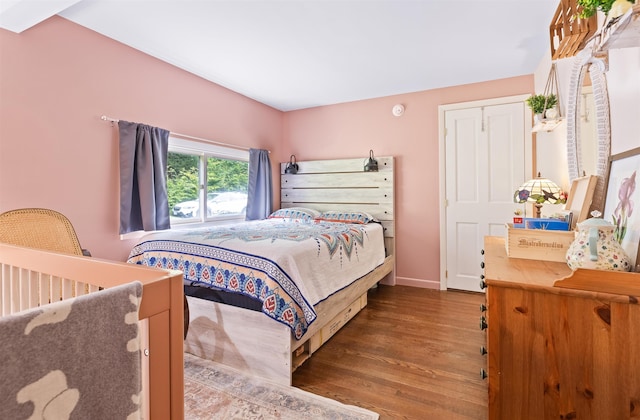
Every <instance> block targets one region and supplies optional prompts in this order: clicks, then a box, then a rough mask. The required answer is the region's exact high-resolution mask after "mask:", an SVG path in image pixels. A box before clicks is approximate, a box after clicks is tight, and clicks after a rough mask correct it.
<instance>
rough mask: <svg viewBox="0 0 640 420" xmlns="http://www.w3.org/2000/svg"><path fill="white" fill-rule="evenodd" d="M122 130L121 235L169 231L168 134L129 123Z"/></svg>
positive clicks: (119, 124) (119, 126)
mask: <svg viewBox="0 0 640 420" xmlns="http://www.w3.org/2000/svg"><path fill="white" fill-rule="evenodd" d="M118 128H119V130H120V233H127V232H135V231H138V230H145V231H151V230H163V229H169V228H170V227H171V226H170V223H169V201H168V198H167V151H168V148H169V131H168V130H164V129H162V128H157V127H151V126H149V125H145V124H138V123H132V122H128V121H122V120H121V121H120V122H118Z"/></svg>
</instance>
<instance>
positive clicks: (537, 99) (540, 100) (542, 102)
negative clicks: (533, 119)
mask: <svg viewBox="0 0 640 420" xmlns="http://www.w3.org/2000/svg"><path fill="white" fill-rule="evenodd" d="M525 102H526V103H527V105H528V106H529V108H531V111H533V113H534V114H543V113H544V111H545V110H547V109H549V108H553V107H554V106H556V104H557V103H558V97H557V96H556V95H555V94H554V93H551V94H549V95H531V96H530V97H528V98H527V99H526V100H525Z"/></svg>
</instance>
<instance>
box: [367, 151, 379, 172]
mask: <svg viewBox="0 0 640 420" xmlns="http://www.w3.org/2000/svg"><path fill="white" fill-rule="evenodd" d="M364 171H365V172H378V161H377V160H376V159H375V158H374V157H373V150H369V160H368V161H367V163H366V164H365V165H364Z"/></svg>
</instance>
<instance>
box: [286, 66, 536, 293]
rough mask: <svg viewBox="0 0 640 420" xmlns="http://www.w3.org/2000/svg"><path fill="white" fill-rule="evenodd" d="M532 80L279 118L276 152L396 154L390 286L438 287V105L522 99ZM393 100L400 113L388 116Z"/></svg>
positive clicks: (306, 155)
mask: <svg viewBox="0 0 640 420" xmlns="http://www.w3.org/2000/svg"><path fill="white" fill-rule="evenodd" d="M532 91H533V76H532V75H530V76H522V77H516V78H511V79H505V80H499V81H493V82H486V83H477V84H472V85H465V86H456V87H453V88H447V89H437V90H430V91H423V92H417V93H411V94H406V95H396V96H390V97H384V98H377V99H371V100H365V101H358V102H351V103H345V104H338V105H332V106H326V107H318V108H312V109H306V110H300V111H294V112H288V113H286V114H285V115H284V121H285V124H284V127H285V128H284V129H285V134H284V136H285V137H284V139H285V142H284V145H283V155H289V154H295V155H296V157H297V158H298V160H306V159H324V158H335V157H336V156H340V157H344V158H350V157H362V158H363V163H364V159H365V157H367V156H368V154H369V149H373V150H374V153H375V155H376V156H390V155H393V156H395V157H396V174H397V175H396V258H397V260H396V264H397V273H396V274H397V278H396V281H397V283H398V284H406V285H413V286H420V287H433V288H438V287H440V219H439V217H440V215H439V204H438V200H439V196H438V194H439V190H438V188H439V167H438V153H439V140H438V106H439V105H443V104H451V103H458V102H466V101H474V100H479V99H488V98H497V97H502V96H512V95H518V94H526V93H530V92H532ZM398 103H401V104H403V105H404V106H405V108H406V110H405V113H404V115H403V116H401V117H394V116H393V115H392V114H391V108H392V107H393V105H395V104H398Z"/></svg>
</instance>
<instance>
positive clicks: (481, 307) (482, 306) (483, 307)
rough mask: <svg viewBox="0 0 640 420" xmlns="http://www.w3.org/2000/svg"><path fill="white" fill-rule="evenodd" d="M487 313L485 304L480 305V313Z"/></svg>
mask: <svg viewBox="0 0 640 420" xmlns="http://www.w3.org/2000/svg"><path fill="white" fill-rule="evenodd" d="M486 311H487V305H485V304H484V303H481V304H480V312H486Z"/></svg>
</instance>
